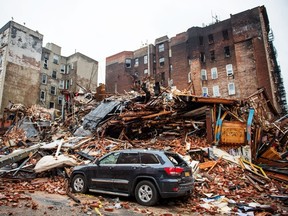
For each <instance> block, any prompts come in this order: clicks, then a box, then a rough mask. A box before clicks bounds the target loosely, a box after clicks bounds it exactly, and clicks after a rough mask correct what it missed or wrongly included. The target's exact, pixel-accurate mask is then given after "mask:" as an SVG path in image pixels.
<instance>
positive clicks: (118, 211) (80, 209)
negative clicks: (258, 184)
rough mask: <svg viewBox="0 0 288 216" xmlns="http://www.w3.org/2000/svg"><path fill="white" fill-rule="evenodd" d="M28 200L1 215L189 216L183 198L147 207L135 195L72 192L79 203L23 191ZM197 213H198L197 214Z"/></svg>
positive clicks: (1, 210) (10, 206)
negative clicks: (137, 201) (122, 195)
mask: <svg viewBox="0 0 288 216" xmlns="http://www.w3.org/2000/svg"><path fill="white" fill-rule="evenodd" d="M24 194H25V199H23V200H20V201H19V202H18V203H9V204H8V205H2V206H1V207H0V215H1V216H2V215H3V216H6V215H7V216H8V215H21V216H34V215H35V216H36V215H37V216H38V215H51V216H73V215H74V216H79V215H103V216H109V215H111V216H112V215H126V216H136V215H161V216H170V215H171V216H177V215H182V216H186V215H187V216H188V215H191V213H189V212H185V209H183V208H182V207H181V205H180V204H181V202H185V201H183V200H181V201H180V200H161V201H160V202H159V203H158V204H157V205H156V206H153V207H146V206H141V205H139V204H137V203H136V201H135V200H134V199H133V198H122V197H121V198H119V197H114V196H101V195H99V194H73V196H75V198H76V199H78V200H79V201H80V203H77V202H75V200H73V199H71V198H70V197H68V196H66V195H59V194H49V193H47V192H42V191H35V192H33V193H30V192H28V191H27V192H24ZM194 215H198V214H196V213H194Z"/></svg>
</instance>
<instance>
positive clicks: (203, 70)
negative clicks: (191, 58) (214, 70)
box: [200, 69, 207, 80]
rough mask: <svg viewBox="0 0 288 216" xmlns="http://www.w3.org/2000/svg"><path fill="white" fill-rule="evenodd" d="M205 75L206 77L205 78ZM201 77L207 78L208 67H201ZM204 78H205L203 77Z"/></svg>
mask: <svg viewBox="0 0 288 216" xmlns="http://www.w3.org/2000/svg"><path fill="white" fill-rule="evenodd" d="M204 77H205V78H204ZM200 78H201V80H207V70H206V69H201V71H200ZM203 78H204V79H203Z"/></svg>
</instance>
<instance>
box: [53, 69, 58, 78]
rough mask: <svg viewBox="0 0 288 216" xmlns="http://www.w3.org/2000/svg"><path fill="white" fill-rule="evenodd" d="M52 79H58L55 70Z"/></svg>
mask: <svg viewBox="0 0 288 216" xmlns="http://www.w3.org/2000/svg"><path fill="white" fill-rule="evenodd" d="M52 78H53V79H56V78H57V71H55V70H53V71H52Z"/></svg>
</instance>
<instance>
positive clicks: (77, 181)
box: [74, 178, 84, 191]
mask: <svg viewBox="0 0 288 216" xmlns="http://www.w3.org/2000/svg"><path fill="white" fill-rule="evenodd" d="M83 187H84V181H83V179H82V178H77V179H75V181H74V188H75V190H76V191H81V190H82V189H83Z"/></svg>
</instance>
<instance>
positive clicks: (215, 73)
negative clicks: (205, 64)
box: [211, 67, 218, 79]
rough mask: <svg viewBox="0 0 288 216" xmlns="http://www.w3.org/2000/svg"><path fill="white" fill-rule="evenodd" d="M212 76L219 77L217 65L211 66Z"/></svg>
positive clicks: (213, 77)
mask: <svg viewBox="0 0 288 216" xmlns="http://www.w3.org/2000/svg"><path fill="white" fill-rule="evenodd" d="M211 78H212V79H217V78H218V73H217V68H216V67H213V68H211Z"/></svg>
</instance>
